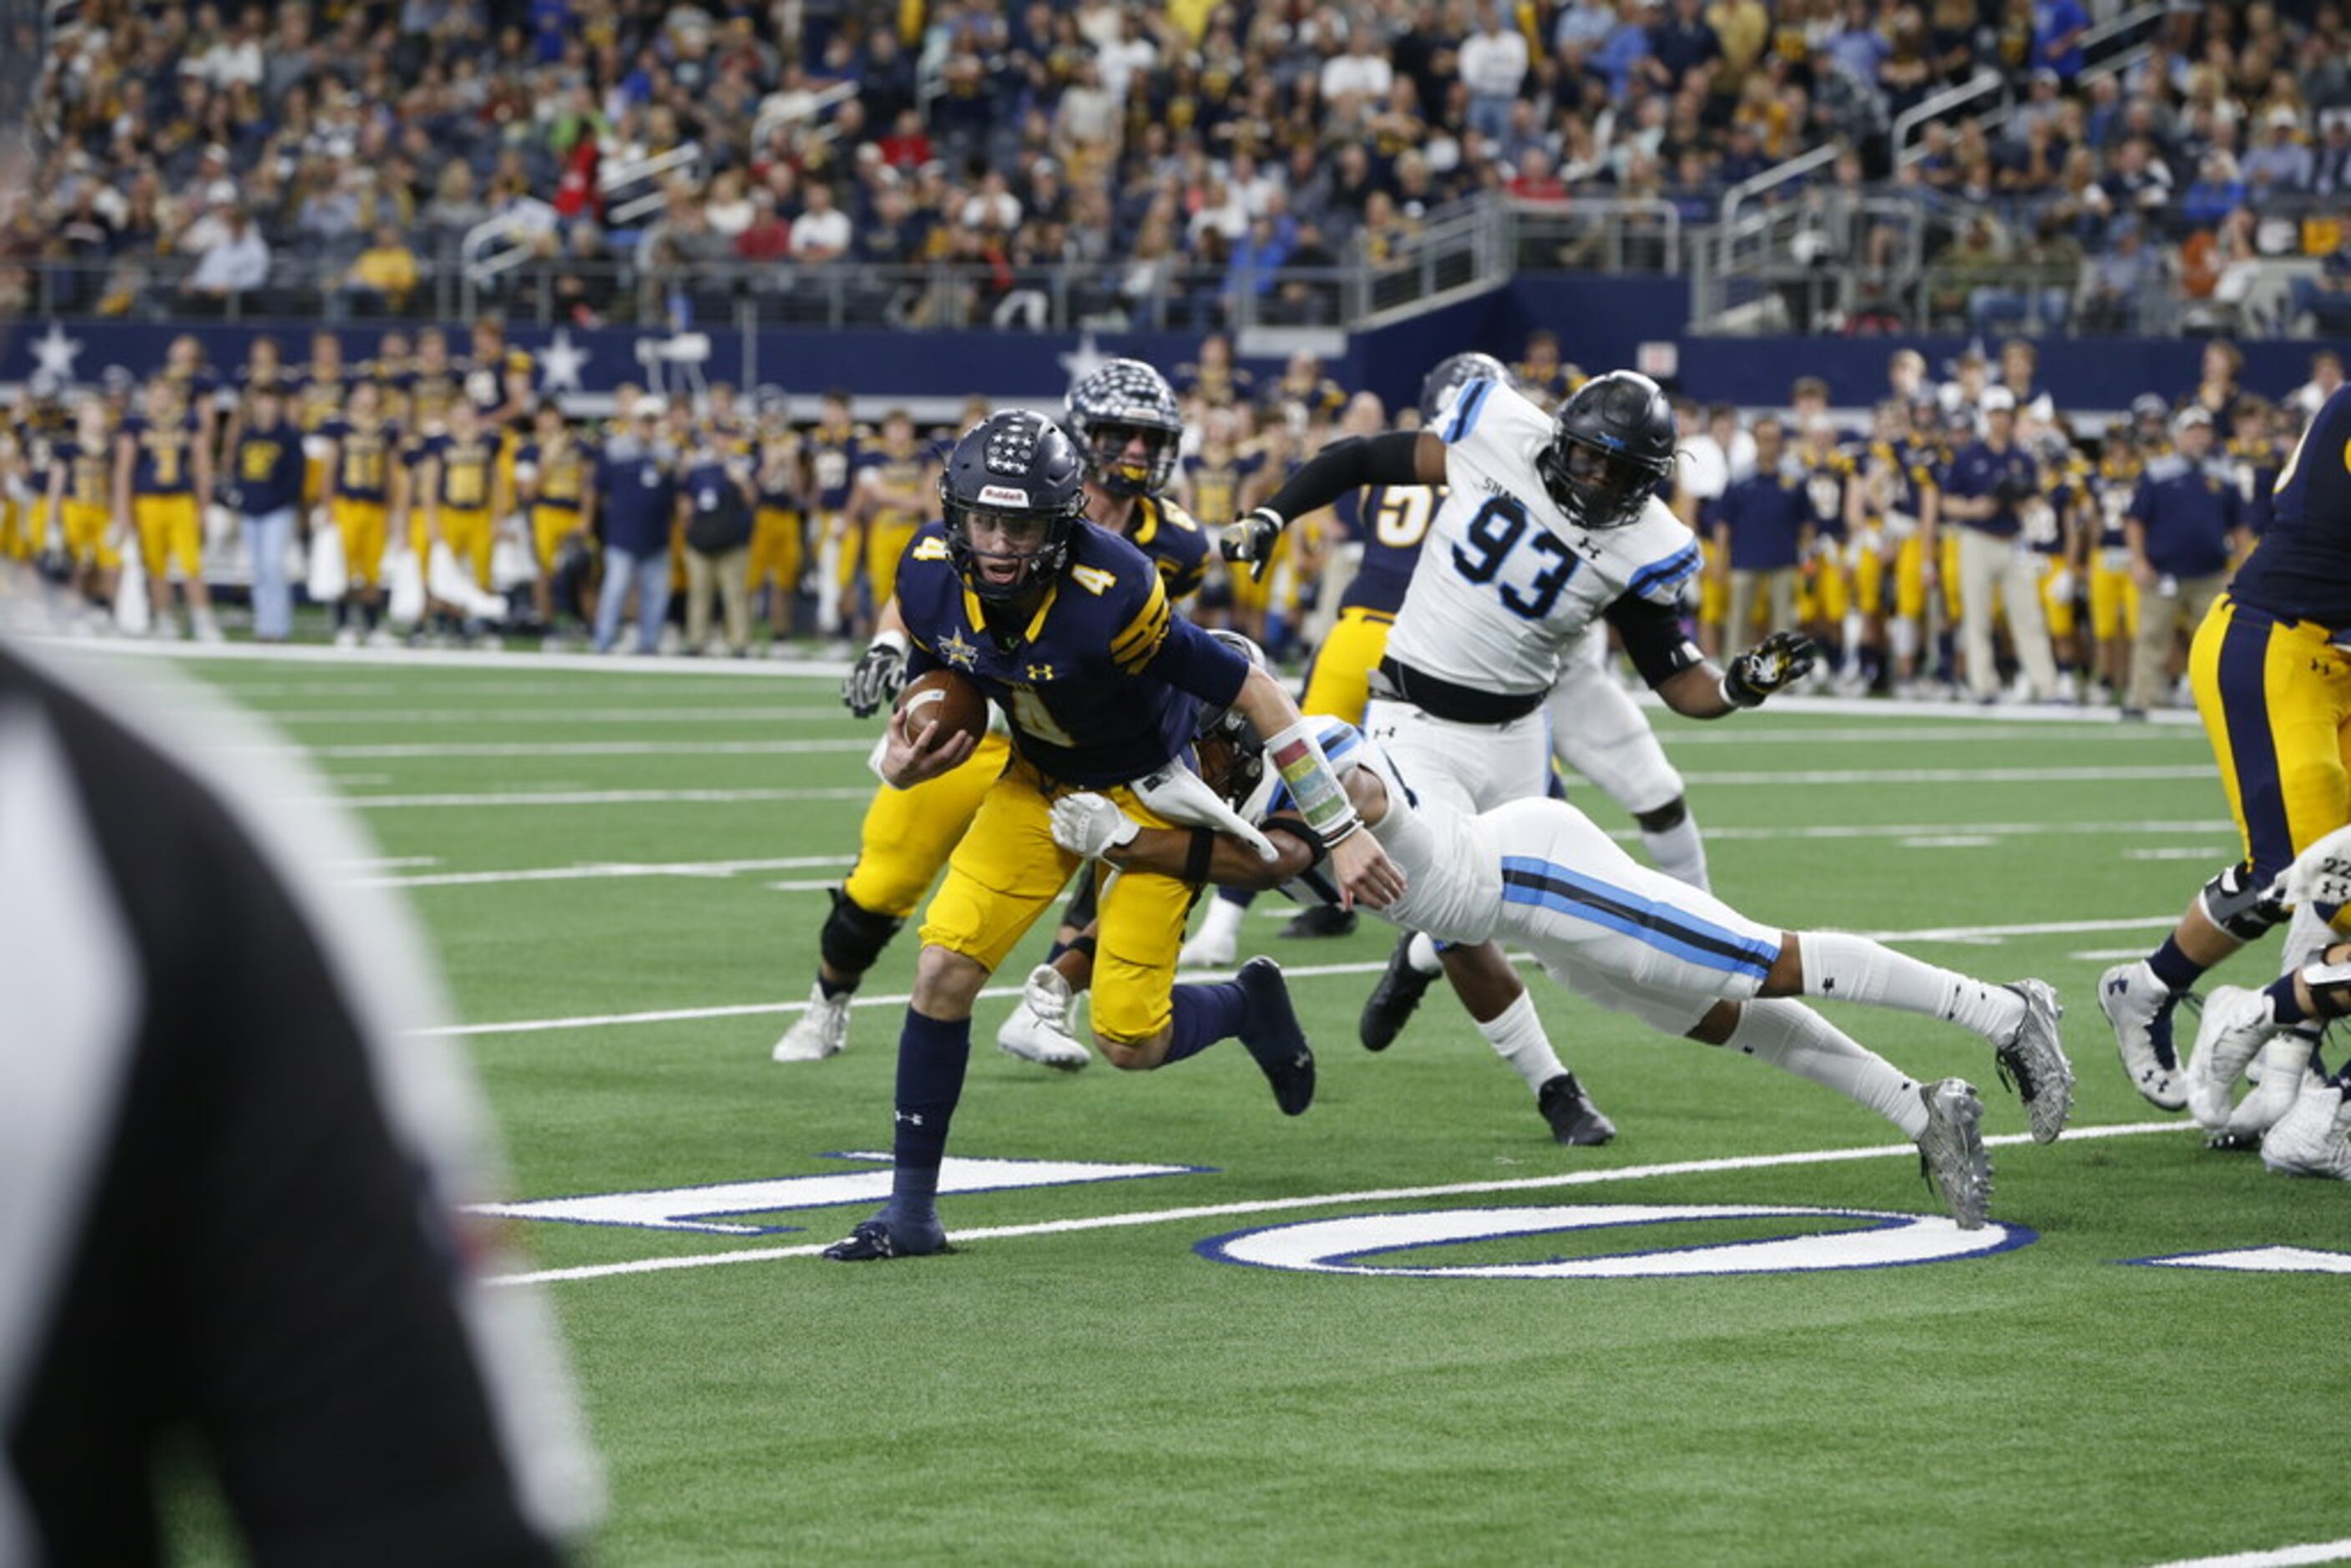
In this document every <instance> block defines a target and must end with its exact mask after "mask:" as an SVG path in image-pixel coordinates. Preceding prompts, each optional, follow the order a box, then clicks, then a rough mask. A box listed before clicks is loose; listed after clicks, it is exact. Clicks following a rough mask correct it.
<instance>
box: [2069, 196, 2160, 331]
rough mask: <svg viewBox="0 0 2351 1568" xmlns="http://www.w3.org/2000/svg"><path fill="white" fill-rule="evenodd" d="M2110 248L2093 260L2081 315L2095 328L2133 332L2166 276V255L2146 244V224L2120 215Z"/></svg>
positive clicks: (2084, 292) (2098, 329)
mask: <svg viewBox="0 0 2351 1568" xmlns="http://www.w3.org/2000/svg"><path fill="white" fill-rule="evenodd" d="M2108 233H2109V235H2110V241H2109V243H2110V246H2111V248H2110V249H2108V250H2106V251H2105V253H2104V254H2102V255H2099V256H2094V257H2092V258H2091V260H2090V267H2089V275H2088V277H2086V278H2085V281H2084V284H2083V289H2082V316H2083V319H2084V320H2085V322H2087V323H2089V324H2091V326H2092V327H2093V329H2095V330H2097V331H2104V332H2131V331H2136V330H2137V329H2138V327H2139V324H2140V310H2141V307H2142V306H2143V305H2144V303H2145V301H2146V298H2147V296H2148V295H2149V294H2150V293H2152V292H2153V291H2154V290H2155V289H2156V288H2157V287H2158V285H2159V284H2160V283H2161V282H2162V279H2163V258H2162V256H2160V255H2158V253H2157V252H2155V251H2151V250H2149V249H2148V248H2147V225H2146V223H2145V222H2144V221H2143V220H2141V219H2139V218H2137V217H2130V216H2125V217H2119V218H2116V220H2115V222H2114V226H2113V227H2112V228H2111V229H2110V230H2109V231H2108Z"/></svg>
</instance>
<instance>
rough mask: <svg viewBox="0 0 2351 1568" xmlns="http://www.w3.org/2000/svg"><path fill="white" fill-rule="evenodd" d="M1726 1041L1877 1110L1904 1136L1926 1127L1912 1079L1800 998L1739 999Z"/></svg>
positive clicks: (1923, 1104)
mask: <svg viewBox="0 0 2351 1568" xmlns="http://www.w3.org/2000/svg"><path fill="white" fill-rule="evenodd" d="M1729 1044H1730V1046H1731V1048H1732V1049H1733V1050H1735V1051H1744V1052H1746V1053H1747V1054H1748V1055H1750V1056H1751V1057H1754V1058H1755V1059H1756V1060H1758V1061H1768V1062H1770V1063H1771V1065H1772V1066H1774V1067H1777V1068H1779V1069H1780V1070H1782V1071H1785V1072H1792V1073H1794V1074H1795V1075H1796V1076H1797V1077H1799V1078H1802V1079H1804V1080H1806V1081H1808V1082H1813V1083H1817V1084H1819V1085H1820V1086H1821V1087H1822V1088H1823V1089H1833V1090H1834V1091H1836V1092H1838V1093H1840V1094H1842V1095H1844V1097H1845V1098H1846V1099H1848V1100H1850V1101H1852V1102H1853V1103H1855V1104H1856V1105H1860V1106H1864V1107H1866V1108H1867V1109H1869V1110H1872V1111H1875V1112H1876V1113H1878V1114H1879V1115H1881V1116H1883V1117H1885V1118H1886V1120H1887V1121H1889V1122H1891V1123H1893V1124H1895V1125H1896V1126H1897V1127H1899V1128H1901V1129H1902V1135H1903V1136H1904V1137H1906V1138H1915V1137H1917V1135H1918V1134H1921V1133H1923V1132H1925V1131H1926V1130H1927V1103H1926V1102H1925V1101H1924V1100H1921V1099H1920V1098H1919V1097H1918V1083H1917V1080H1916V1079H1913V1078H1908V1077H1906V1076H1904V1074H1903V1072H1902V1071H1901V1070H1900V1069H1899V1068H1897V1067H1896V1066H1895V1065H1894V1064H1893V1063H1892V1062H1890V1061H1886V1059H1885V1058H1884V1057H1882V1056H1880V1055H1878V1054H1877V1053H1876V1051H1870V1050H1868V1049H1866V1048H1865V1047H1864V1046H1863V1045H1862V1044H1861V1042H1860V1041H1858V1040H1855V1039H1854V1038H1853V1037H1852V1036H1850V1035H1848V1034H1846V1033H1845V1032H1844V1030H1840V1029H1838V1028H1837V1027H1836V1026H1835V1025H1834V1024H1833V1023H1831V1022H1829V1020H1828V1019H1824V1018H1823V1017H1821V1015H1820V1014H1818V1013H1816V1012H1814V1011H1813V1009H1810V1008H1808V1007H1806V1006H1804V1005H1803V1004H1802V1003H1801V1002H1792V1001H1768V1002H1741V1003H1740V1004H1739V1027H1738V1028H1737V1029H1735V1030H1731V1031H1730V1040H1729Z"/></svg>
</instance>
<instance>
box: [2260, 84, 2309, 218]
mask: <svg viewBox="0 0 2351 1568" xmlns="http://www.w3.org/2000/svg"><path fill="white" fill-rule="evenodd" d="M2243 169H2244V176H2245V184H2246V185H2247V187H2248V188H2250V189H2251V191H2252V194H2253V196H2254V198H2255V199H2256V200H2258V199H2260V198H2261V197H2262V196H2266V195H2271V194H2273V193H2278V192H2284V191H2306V190H2308V189H2309V188H2310V181H2311V174H2312V160H2311V156H2310V149H2309V147H2308V146H2306V145H2305V144H2304V141H2303V140H2302V116H2301V115H2299V114H2297V113H2295V112H2294V110H2292V109H2290V108H2288V107H2286V106H2285V105H2284V104H2280V105H2278V106H2277V107H2276V108H2275V109H2273V110H2270V111H2269V114H2268V116H2267V118H2265V119H2264V120H2262V142H2261V144H2260V145H2259V146H2257V147H2255V148H2253V149H2252V151H2251V152H2247V153H2246V154H2245V156H2244V159H2243Z"/></svg>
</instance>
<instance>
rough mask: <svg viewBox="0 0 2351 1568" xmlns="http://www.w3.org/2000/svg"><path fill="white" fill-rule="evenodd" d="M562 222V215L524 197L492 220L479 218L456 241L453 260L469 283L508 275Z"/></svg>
mask: <svg viewBox="0 0 2351 1568" xmlns="http://www.w3.org/2000/svg"><path fill="white" fill-rule="evenodd" d="M561 221H562V214H559V213H558V212H557V211H556V210H555V209H554V208H553V207H551V206H549V204H547V203H545V202H542V201H540V200H538V198H537V197H534V196H525V197H523V198H522V199H521V200H519V201H517V202H516V203H515V204H514V205H512V206H510V207H508V208H507V210H506V211H505V212H502V213H499V214H496V216H494V217H488V218H485V219H483V220H482V221H481V222H480V223H478V224H475V225H474V226H473V227H472V228H470V229H467V230H466V231H465V238H463V239H461V240H459V241H458V242H457V257H458V260H459V262H460V264H461V265H463V266H464V267H465V277H466V278H467V279H468V280H469V281H472V282H483V281H486V280H488V279H490V278H493V277H497V276H498V275H499V274H500V273H505V272H511V271H513V270H514V269H515V268H516V267H520V266H521V265H522V264H523V263H524V262H526V261H528V260H529V259H530V254H531V246H532V244H533V243H534V242H535V241H536V240H538V237H539V236H540V235H544V234H546V233H548V232H549V230H551V229H553V228H554V227H555V226H556V225H558V224H559V223H560V222H561Z"/></svg>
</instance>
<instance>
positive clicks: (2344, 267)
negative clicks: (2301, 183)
mask: <svg viewBox="0 0 2351 1568" xmlns="http://www.w3.org/2000/svg"><path fill="white" fill-rule="evenodd" d="M2335 229H2336V232H2337V234H2338V235H2339V236H2340V237H2339V238H2337V239H2336V241H2335V248H2334V249H2333V250H2331V251H2329V252H2327V253H2326V258H2325V261H2324V262H2322V263H2321V264H2320V271H2319V275H2318V276H2317V277H2297V278H2295V279H2294V283H2293V285H2292V299H2293V310H2294V314H2295V315H2296V316H2301V315H2304V314H2307V315H2308V316H2309V317H2310V319H2311V321H2312V324H2313V325H2314V327H2315V328H2316V329H2317V330H2319V331H2320V332H2322V333H2325V334H2326V335H2327V336H2329V337H2337V336H2341V335H2343V334H2345V333H2346V332H2351V213H2344V214H2337V215H2336V217H2335Z"/></svg>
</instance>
